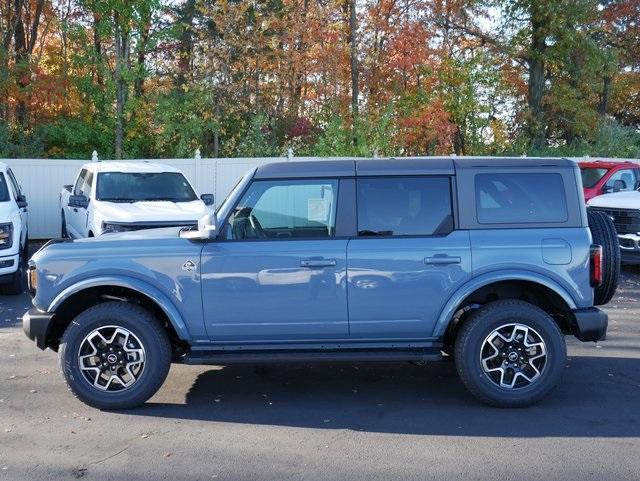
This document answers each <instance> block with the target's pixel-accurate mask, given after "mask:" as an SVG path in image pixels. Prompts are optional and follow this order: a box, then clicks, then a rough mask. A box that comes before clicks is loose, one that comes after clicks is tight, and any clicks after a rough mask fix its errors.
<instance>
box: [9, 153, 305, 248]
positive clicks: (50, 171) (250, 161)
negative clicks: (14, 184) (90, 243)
mask: <svg viewBox="0 0 640 481" xmlns="http://www.w3.org/2000/svg"><path fill="white" fill-rule="evenodd" d="M292 159H293V158H292V157H291V156H290V157H288V158H287V157H266V158H233V159H231V158H225V159H203V158H200V155H199V153H196V156H195V157H194V158H192V159H157V160H156V159H144V160H147V161H149V162H159V163H162V164H168V165H172V166H174V167H177V168H179V169H180V170H181V171H182V172H183V173H184V174H185V175H186V176H187V178H188V179H189V180H190V181H191V183H192V184H193V187H194V188H195V189H196V192H197V194H198V195H200V194H213V195H214V196H215V199H216V204H218V203H219V202H222V200H223V199H224V197H225V196H226V195H227V194H228V193H229V191H230V190H231V189H232V188H233V187H234V186H235V184H236V182H237V181H238V180H239V179H240V177H242V176H243V175H244V174H245V173H246V172H247V171H248V170H249V169H252V168H254V167H257V166H260V165H264V164H268V163H270V162H286V161H287V160H292ZM295 160H297V161H298V160H315V158H311V157H295ZM0 161H1V162H4V163H6V164H8V165H9V166H10V167H11V169H12V170H13V172H14V173H15V175H16V177H17V179H18V182H19V183H20V184H21V185H22V188H23V191H24V194H25V195H26V196H27V201H28V202H29V237H30V238H31V239H50V238H53V237H58V236H59V235H60V224H61V219H60V207H59V195H60V191H61V190H62V188H63V186H64V185H65V184H73V182H74V181H75V178H76V176H77V175H78V172H79V170H80V167H81V166H82V165H83V164H85V163H87V162H90V161H89V160H60V159H0ZM105 162H107V161H106V160H105ZM125 162H126V161H125ZM131 162H135V160H131ZM138 162H140V160H138Z"/></svg>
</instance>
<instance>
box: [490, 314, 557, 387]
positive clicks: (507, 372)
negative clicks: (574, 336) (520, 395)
mask: <svg viewBox="0 0 640 481" xmlns="http://www.w3.org/2000/svg"><path fill="white" fill-rule="evenodd" d="M546 357H547V349H546V344H545V342H544V339H543V338H542V336H540V334H539V333H538V332H537V331H536V330H535V329H533V328H531V327H529V326H527V325H524V324H520V323H515V322H514V323H510V324H504V325H502V326H500V327H498V328H496V329H494V330H493V331H491V332H490V333H489V335H488V336H487V337H486V338H485V340H484V342H483V343H482V347H481V350H480V362H481V365H482V369H483V371H484V373H485V375H486V376H487V377H488V378H489V379H490V380H491V381H492V382H493V383H494V384H496V385H497V386H499V387H501V388H504V389H518V388H521V387H524V386H528V385H529V384H531V383H533V382H535V381H536V380H537V379H538V378H539V377H540V376H541V375H542V372H543V370H544V367H545V364H546ZM534 362H535V363H534Z"/></svg>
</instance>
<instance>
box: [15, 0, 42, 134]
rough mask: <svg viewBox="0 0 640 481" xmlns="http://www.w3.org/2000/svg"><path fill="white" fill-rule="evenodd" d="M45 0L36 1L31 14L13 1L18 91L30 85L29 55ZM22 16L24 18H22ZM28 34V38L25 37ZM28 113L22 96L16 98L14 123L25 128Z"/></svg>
mask: <svg viewBox="0 0 640 481" xmlns="http://www.w3.org/2000/svg"><path fill="white" fill-rule="evenodd" d="M44 2H45V0H38V1H37V2H36V5H35V9H34V11H33V14H32V15H31V12H29V14H27V13H26V12H24V10H25V8H28V7H29V6H28V5H27V6H26V7H25V6H24V1H23V0H15V2H14V14H15V15H16V21H15V27H14V30H13V39H14V42H13V46H14V52H15V55H14V56H15V61H16V73H17V75H16V79H17V80H16V83H17V86H18V89H19V90H22V91H25V90H26V88H27V87H28V86H29V84H30V83H31V65H30V63H31V54H32V53H33V49H34V47H35V45H36V40H37V38H38V27H39V26H40V18H41V16H42V10H43V8H44ZM23 15H24V18H23ZM25 21H31V24H30V25H29V24H27V25H25ZM27 34H28V36H27ZM28 119H29V112H28V108H27V102H26V99H25V97H24V96H23V95H20V96H19V97H18V102H17V104H16V121H17V123H18V125H20V127H21V128H22V129H25V128H27V122H28Z"/></svg>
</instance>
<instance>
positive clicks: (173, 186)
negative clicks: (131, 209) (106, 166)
mask: <svg viewBox="0 0 640 481" xmlns="http://www.w3.org/2000/svg"><path fill="white" fill-rule="evenodd" d="M96 198H97V199H98V200H103V201H107V202H136V201H144V200H151V201H161V200H169V201H172V202H190V201H192V200H196V199H197V196H196V193H195V192H194V191H193V189H192V188H191V185H189V182H187V179H185V177H184V175H182V174H181V173H179V172H150V173H147V172H144V173H143V172H101V173H99V174H98V185H97V191H96Z"/></svg>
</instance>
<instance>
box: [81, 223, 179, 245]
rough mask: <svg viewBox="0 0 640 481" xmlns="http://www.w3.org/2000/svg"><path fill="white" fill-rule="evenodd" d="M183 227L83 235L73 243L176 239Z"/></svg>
mask: <svg viewBox="0 0 640 481" xmlns="http://www.w3.org/2000/svg"><path fill="white" fill-rule="evenodd" d="M181 229H183V227H162V228H159V229H140V230H132V231H128V232H113V233H106V234H102V235H99V236H98V237H85V238H82V239H74V240H73V242H74V243H84V242H113V241H136V240H157V239H177V238H179V237H180V230H181Z"/></svg>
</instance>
